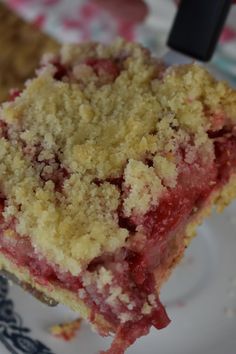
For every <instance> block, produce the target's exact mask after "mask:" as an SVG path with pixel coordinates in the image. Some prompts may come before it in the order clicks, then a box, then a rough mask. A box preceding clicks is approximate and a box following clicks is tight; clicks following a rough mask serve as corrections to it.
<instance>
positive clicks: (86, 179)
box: [0, 41, 236, 275]
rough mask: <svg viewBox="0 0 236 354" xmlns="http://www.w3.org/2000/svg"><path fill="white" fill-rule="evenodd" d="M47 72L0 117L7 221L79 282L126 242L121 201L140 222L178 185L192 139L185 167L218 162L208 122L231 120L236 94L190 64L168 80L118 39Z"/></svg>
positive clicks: (69, 56) (80, 51)
mask: <svg viewBox="0 0 236 354" xmlns="http://www.w3.org/2000/svg"><path fill="white" fill-rule="evenodd" d="M47 60H48V61H49V62H47ZM43 65H45V68H46V69H44V68H43V69H42V70H39V71H38V77H36V78H35V79H33V80H31V81H28V83H27V85H26V88H25V90H24V91H23V92H22V93H21V94H20V95H19V96H18V97H16V98H15V100H14V102H10V103H7V104H4V105H3V107H2V110H1V120H2V121H3V122H4V124H5V126H4V127H5V128H4V132H5V131H6V133H4V134H3V133H2V137H1V139H0V176H1V177H0V184H1V192H2V193H3V194H4V195H6V196H7V202H6V205H5V210H4V217H5V218H6V220H7V219H11V218H13V217H14V218H16V219H17V224H16V231H17V232H18V233H19V234H20V235H22V236H24V235H29V236H30V237H31V238H32V242H33V244H34V246H35V247H36V249H37V250H39V252H40V253H42V254H44V255H46V256H47V258H48V259H49V260H51V261H53V262H54V263H56V264H60V265H61V266H62V267H63V268H64V269H65V270H69V271H70V272H71V273H72V274H73V275H76V274H78V273H79V272H80V271H81V270H82V268H83V267H86V266H87V264H88V263H89V262H90V261H91V260H92V259H94V258H95V257H98V256H100V255H101V254H103V253H105V252H107V253H109V252H113V251H115V250H116V249H118V248H120V247H122V246H123V245H124V244H125V242H126V240H127V238H128V235H129V231H128V230H127V228H125V227H121V226H120V225H119V217H118V209H119V208H120V203H121V196H123V198H124V203H123V205H122V207H123V213H124V214H125V216H127V217H129V216H131V214H132V213H137V214H143V215H144V214H145V213H147V212H148V210H149V209H150V207H152V206H156V205H157V203H158V200H159V199H160V198H161V196H162V194H163V193H165V190H166V187H174V186H175V184H176V180H177V177H178V161H177V160H176V159H175V156H177V154H178V150H179V148H180V147H186V144H187V143H189V142H190V141H191V146H190V147H188V150H187V151H186V152H185V158H186V159H187V161H188V162H189V163H191V161H192V160H193V159H195V158H196V155H195V153H196V149H198V151H199V152H200V153H202V156H205V159H206V161H205V163H207V162H208V159H207V158H206V156H207V157H209V156H210V157H211V158H212V156H213V154H212V142H211V141H210V140H209V139H208V136H207V130H208V129H209V128H210V122H209V121H208V120H207V118H206V117H205V114H204V112H205V110H206V109H207V110H209V111H217V110H218V111H220V110H222V107H223V108H224V109H223V110H224V112H226V113H227V114H230V117H231V118H232V119H233V118H235V119H236V112H235V106H236V105H235V102H236V93H235V92H233V91H232V90H231V89H230V88H228V87H227V86H226V85H225V84H223V83H216V82H215V81H214V79H212V78H211V77H210V75H208V74H207V73H206V71H205V70H204V69H203V68H201V67H199V66H197V65H195V64H193V65H190V66H188V65H187V66H182V67H178V68H170V69H167V70H164V69H163V66H162V64H161V63H160V62H158V61H156V60H154V59H152V58H150V55H149V54H148V52H147V51H146V50H144V49H143V48H141V47H140V46H138V45H136V44H130V43H124V42H122V41H117V42H116V43H114V44H112V45H111V46H104V45H101V44H95V43H94V44H84V45H80V46H65V47H64V48H63V49H62V51H61V54H60V55H59V56H54V57H52V56H51V57H50V56H49V57H48V59H45V61H44V63H43ZM47 68H48V69H47ZM104 75H105V77H104ZM193 82H194V85H193V84H192V83H193ZM150 162H151V163H150ZM56 176H59V177H57V178H56ZM117 178H121V182H120V184H116V183H113V180H114V179H117ZM58 179H59V180H58Z"/></svg>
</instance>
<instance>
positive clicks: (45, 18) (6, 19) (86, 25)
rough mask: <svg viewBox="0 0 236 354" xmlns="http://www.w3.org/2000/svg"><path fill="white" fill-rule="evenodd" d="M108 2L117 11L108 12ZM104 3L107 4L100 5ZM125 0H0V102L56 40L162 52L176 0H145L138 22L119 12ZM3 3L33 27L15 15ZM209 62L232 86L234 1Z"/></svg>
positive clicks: (235, 53) (235, 33) (235, 74)
mask: <svg viewBox="0 0 236 354" xmlns="http://www.w3.org/2000/svg"><path fill="white" fill-rule="evenodd" d="M113 1H114V2H116V3H117V4H118V6H117V11H114V9H113V11H108V9H110V8H111V6H110V5H111V3H113ZM104 2H106V3H109V6H107V7H104V6H101V4H102V3H103V5H104ZM127 2H132V0H126V1H125V0H119V1H118V0H5V1H1V0H0V100H4V99H6V97H7V92H8V91H9V88H10V87H15V86H17V87H18V86H21V83H22V81H23V80H25V79H26V78H27V77H29V76H31V75H32V73H33V71H34V68H35V67H36V65H37V62H38V61H39V57H40V56H41V54H42V52H45V51H49V50H50V51H51V50H56V49H57V47H58V44H57V42H81V41H85V40H86V41H87V40H91V39H92V40H96V41H103V42H109V41H111V40H112V39H114V38H115V37H116V36H120V37H124V38H126V39H127V40H131V41H139V42H141V43H143V44H144V45H145V46H147V47H149V48H150V49H151V50H152V51H153V53H154V54H155V55H158V56H161V55H163V54H164V53H165V52H166V51H167V47H166V39H167V36H168V32H169V30H170V27H171V24H172V21H173V18H174V16H175V13H176V10H177V2H178V0H146V4H147V6H148V14H147V15H146V16H141V18H139V20H137V18H136V19H132V18H129V16H128V12H127V11H126V12H125V11H123V12H122V7H123V6H124V5H125V4H127ZM3 4H5V5H7V6H8V7H9V8H10V9H11V10H12V11H13V12H14V13H17V14H18V15H20V17H21V18H24V19H25V20H26V21H28V22H30V23H32V26H33V27H28V25H26V24H25V23H23V22H22V21H20V20H19V19H18V18H16V17H14V15H13V14H12V13H11V12H9V11H8V10H6V8H5V6H4V5H3ZM133 12H134V11H131V15H133ZM131 17H132V16H131ZM136 17H137V16H136ZM143 17H145V18H143ZM41 31H43V32H44V33H46V34H47V36H46V35H42V34H41ZM51 38H54V39H55V40H53V39H51ZM210 66H211V67H212V68H213V70H215V69H216V70H218V71H221V73H223V75H224V77H225V78H226V79H228V80H230V81H231V82H232V83H233V84H235V85H236V5H232V8H231V13H230V16H229V18H228V21H227V24H226V27H225V29H224V31H223V33H222V36H221V39H220V43H219V45H218V48H217V51H216V53H215V56H214V58H213V60H212V61H211V63H210Z"/></svg>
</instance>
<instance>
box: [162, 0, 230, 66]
mask: <svg viewBox="0 0 236 354" xmlns="http://www.w3.org/2000/svg"><path fill="white" fill-rule="evenodd" d="M232 2H233V1H232V0H182V1H181V2H180V6H179V10H178V12H177V15H176V17H175V20H174V24H173V26H172V29H171V32H170V35H169V39H168V43H167V44H168V46H169V47H170V48H172V49H174V50H177V51H179V52H181V53H183V54H186V55H188V56H191V57H193V58H195V59H198V60H202V61H209V60H210V59H211V57H212V55H213V53H214V50H215V47H216V45H217V42H218V39H219V36H220V34H221V32H222V29H223V26H224V23H225V21H226V18H227V15H228V13H229V10H230V6H231V5H232Z"/></svg>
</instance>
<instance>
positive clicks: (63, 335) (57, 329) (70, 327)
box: [50, 318, 82, 341]
mask: <svg viewBox="0 0 236 354" xmlns="http://www.w3.org/2000/svg"><path fill="white" fill-rule="evenodd" d="M81 321H82V320H81V319H80V318H78V319H76V320H74V321H71V322H67V323H61V324H57V325H55V326H52V327H51V328H50V333H51V334H52V335H53V336H54V337H57V338H60V339H63V340H65V341H70V340H71V339H73V338H75V336H76V334H77V332H78V331H79V330H80V327H81Z"/></svg>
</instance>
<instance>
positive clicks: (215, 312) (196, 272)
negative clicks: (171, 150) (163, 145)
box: [0, 204, 236, 354]
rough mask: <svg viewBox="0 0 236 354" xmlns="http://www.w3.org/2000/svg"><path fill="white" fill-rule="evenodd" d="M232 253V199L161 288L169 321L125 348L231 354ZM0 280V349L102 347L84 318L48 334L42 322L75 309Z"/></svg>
mask: <svg viewBox="0 0 236 354" xmlns="http://www.w3.org/2000/svg"><path fill="white" fill-rule="evenodd" d="M235 255H236V204H234V205H232V206H231V207H230V208H228V210H226V211H225V213H224V214H223V215H214V216H213V217H212V218H211V219H210V220H209V221H207V222H206V223H205V224H204V225H203V226H202V227H201V228H200V230H199V235H198V237H197V238H196V239H195V240H194V241H193V242H192V245H191V246H190V248H189V249H188V251H187V253H186V257H185V259H184V261H183V262H182V264H181V265H180V266H179V267H178V268H177V269H176V271H175V272H174V274H173V276H172V278H171V279H170V281H169V282H168V284H167V285H166V287H165V288H164V289H163V292H162V296H161V298H162V300H163V302H164V303H165V304H166V305H167V310H168V312H169V315H170V317H171V319H172V323H171V324H170V326H169V327H168V328H166V329H165V330H162V331H156V330H152V331H151V333H150V334H149V335H148V336H146V337H144V338H141V339H139V340H138V341H137V343H136V344H135V345H133V347H132V348H130V349H129V350H128V351H127V354H143V353H145V354H157V353H158V354H200V353H204V354H224V353H226V354H235V352H236V260H235ZM0 284H1V285H0V353H1V354H9V353H11V354H65V353H66V354H97V353H98V352H99V350H101V349H104V348H107V347H108V345H109V343H110V339H103V338H100V337H99V336H98V335H96V334H95V333H93V332H91V330H90V329H89V326H88V325H87V324H85V323H84V324H83V325H82V328H81V330H80V331H79V333H78V336H77V337H76V339H74V340H73V341H71V342H69V343H68V342H64V341H62V340H60V339H56V338H54V337H52V336H51V335H50V334H49V332H48V328H49V327H50V326H51V325H53V324H56V323H59V322H61V321H65V320H71V319H74V318H75V317H76V316H75V314H73V313H71V312H70V311H69V310H67V309H65V308H64V307H62V306H58V307H56V308H48V307H46V306H44V305H42V304H41V303H39V302H37V301H36V300H34V299H33V298H32V297H31V296H30V295H28V294H26V293H24V292H23V291H22V290H21V289H20V288H18V287H17V286H12V287H10V288H9V289H8V287H7V284H6V283H5V282H4V281H3V280H1V283H0ZM7 290H9V291H8V292H7Z"/></svg>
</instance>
